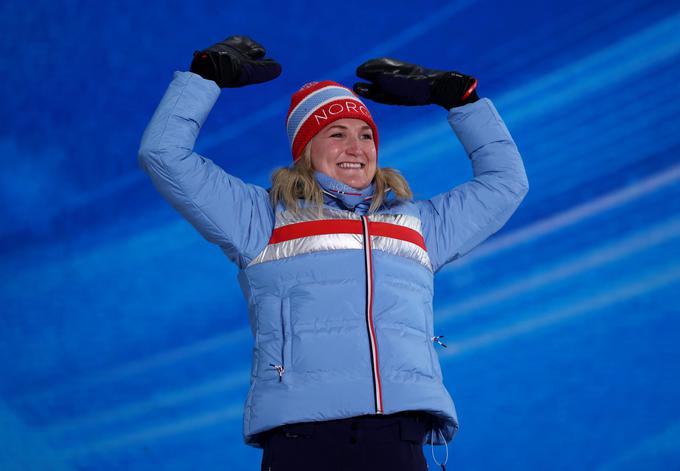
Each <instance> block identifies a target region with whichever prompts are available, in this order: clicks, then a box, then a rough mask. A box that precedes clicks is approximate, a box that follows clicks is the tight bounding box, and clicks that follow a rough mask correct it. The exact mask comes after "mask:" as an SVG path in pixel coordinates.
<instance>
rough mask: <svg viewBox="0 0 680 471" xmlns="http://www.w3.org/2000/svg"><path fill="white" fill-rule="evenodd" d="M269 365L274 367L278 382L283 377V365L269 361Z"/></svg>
mask: <svg viewBox="0 0 680 471" xmlns="http://www.w3.org/2000/svg"><path fill="white" fill-rule="evenodd" d="M269 366H271V367H272V368H274V369H275V370H276V372H277V373H278V374H279V383H280V382H281V380H282V379H283V372H284V371H285V368H284V367H283V365H275V364H273V363H270V364H269Z"/></svg>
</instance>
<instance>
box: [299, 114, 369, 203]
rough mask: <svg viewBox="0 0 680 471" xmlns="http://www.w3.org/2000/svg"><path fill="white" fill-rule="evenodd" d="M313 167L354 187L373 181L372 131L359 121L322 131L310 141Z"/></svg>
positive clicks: (334, 124)
mask: <svg viewBox="0 0 680 471" xmlns="http://www.w3.org/2000/svg"><path fill="white" fill-rule="evenodd" d="M310 145H311V157H312V168H313V169H314V170H317V171H319V172H322V173H325V174H326V175H328V176H329V177H331V178H334V179H336V180H337V181H339V182H342V183H344V184H345V185H349V186H351V187H352V188H356V189H358V190H363V189H364V188H366V187H367V186H368V185H370V184H371V181H373V177H374V176H375V170H376V160H377V159H376V150H375V142H374V141H373V131H372V130H371V128H370V127H369V126H368V124H366V122H364V121H362V120H360V119H353V118H343V119H339V120H337V121H334V122H332V123H331V124H329V125H328V126H326V127H325V128H323V129H322V130H321V131H320V132H319V133H318V134H317V135H316V136H314V137H313V138H312V140H311V141H310Z"/></svg>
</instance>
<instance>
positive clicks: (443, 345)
mask: <svg viewBox="0 0 680 471" xmlns="http://www.w3.org/2000/svg"><path fill="white" fill-rule="evenodd" d="M443 338H444V336H443V335H436V336H434V337H432V341H433V342H437V343H438V344H439V345H441V346H442V347H444V348H449V347H447V346H446V344H445V343H442V342H441V341H440V340H439V339H443Z"/></svg>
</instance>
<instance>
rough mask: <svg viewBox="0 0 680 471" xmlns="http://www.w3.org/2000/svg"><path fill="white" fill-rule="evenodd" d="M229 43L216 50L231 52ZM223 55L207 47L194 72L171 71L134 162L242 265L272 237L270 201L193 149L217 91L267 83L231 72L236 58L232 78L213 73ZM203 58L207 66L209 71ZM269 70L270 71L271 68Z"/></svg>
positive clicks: (260, 53) (240, 42)
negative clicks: (167, 85) (170, 80)
mask: <svg viewBox="0 0 680 471" xmlns="http://www.w3.org/2000/svg"><path fill="white" fill-rule="evenodd" d="M236 38H237V46H238V45H241V46H243V44H244V41H243V38H242V37H236ZM230 39H232V38H229V39H227V40H226V41H225V42H223V43H218V44H219V45H223V46H224V47H231V46H230V45H229V41H230ZM246 39H247V38H246ZM253 44H255V45H257V43H254V42H252V43H247V44H246V45H247V46H249V51H255V52H254V54H255V55H257V56H258V57H262V56H263V55H264V50H263V49H261V51H260V50H258V49H257V48H255V47H253V46H252V45H253ZM257 46H259V45H257ZM214 47H215V46H213V48H214ZM260 48H261V46H260ZM203 54H205V55H203ZM222 56H224V54H219V52H215V54H214V55H211V51H210V49H208V50H206V51H203V52H197V53H196V55H195V58H194V62H193V63H192V70H193V71H195V72H197V73H193V72H175V74H174V78H173V80H172V82H171V83H170V86H169V87H168V89H167V91H166V92H165V95H164V96H163V98H162V100H161V102H160V104H159V105H158V108H157V109H156V111H155V113H154V115H153V117H152V118H151V121H150V123H149V125H148V126H147V128H146V131H145V132H144V135H143V137H142V142H141V145H140V148H139V152H138V161H139V164H140V166H141V167H142V168H143V169H144V170H145V171H146V173H148V174H149V176H150V177H151V180H152V181H153V183H154V185H155V186H156V188H157V189H158V191H159V192H160V193H161V194H162V195H163V197H165V199H166V200H168V202H170V204H171V205H172V206H173V207H174V208H175V209H176V210H177V211H179V212H180V214H182V216H184V217H185V218H186V219H187V220H188V221H189V222H190V223H191V224H192V225H193V226H194V227H195V228H196V229H197V230H198V231H199V232H200V233H201V235H203V237H205V238H206V239H207V240H208V241H210V242H213V243H215V244H217V245H219V246H220V247H221V248H222V249H223V250H224V252H225V253H226V254H227V255H228V256H229V258H230V259H232V260H233V261H234V262H236V263H237V264H239V266H245V265H246V264H247V263H248V262H249V261H250V260H251V259H252V258H254V257H255V256H256V255H257V253H259V251H260V250H261V249H262V247H264V245H266V243H267V241H268V240H269V237H270V235H271V231H272V229H273V224H274V222H273V211H272V208H271V204H270V202H269V195H268V193H267V191H266V190H265V189H264V188H261V187H258V186H255V185H250V184H246V183H244V182H243V181H241V180H240V179H238V178H236V177H234V176H232V175H229V174H228V173H227V172H225V171H224V170H223V169H222V168H220V167H219V166H217V165H216V164H215V163H213V162H212V161H211V160H210V159H207V158H205V157H202V156H200V155H199V154H197V153H196V152H194V151H193V148H194V143H195V141H196V138H197V137H198V133H199V131H200V129H201V126H202V125H203V123H204V122H205V120H206V118H207V116H208V114H209V113H210V110H211V109H212V107H213V105H214V104H215V102H216V101H217V98H218V97H219V94H220V87H234V86H241V85H245V84H248V83H258V80H259V81H265V80H263V77H265V76H264V75H263V74H262V73H261V71H260V72H258V73H259V75H257V74H256V75H257V76H253V74H250V75H249V76H247V77H244V75H245V74H244V73H242V70H243V67H239V68H236V67H235V66H234V65H233V63H234V62H235V60H234V59H233V58H232V59H231V61H230V62H229V65H231V68H232V69H235V70H236V71H237V72H238V75H237V76H234V74H232V75H231V76H230V77H231V78H229V77H227V75H228V74H225V73H219V74H218V73H217V72H220V71H222V72H223V71H224V67H220V60H221V59H222ZM202 60H203V61H206V60H207V61H209V62H210V64H212V66H213V67H212V68H211V67H210V65H206V63H205V62H203V61H202ZM253 62H254V60H253ZM260 62H262V61H260ZM277 66H278V64H277ZM267 67H269V68H271V63H268V65H267ZM211 70H212V72H211ZM198 73H201V75H202V76H200V75H198ZM278 73H280V66H279V69H278ZM278 73H275V75H274V77H275V76H278ZM211 74H212V75H211ZM270 75H271V72H270ZM203 77H207V78H203ZM274 77H270V78H268V79H269V80H270V79H271V78H274ZM229 80H231V82H229Z"/></svg>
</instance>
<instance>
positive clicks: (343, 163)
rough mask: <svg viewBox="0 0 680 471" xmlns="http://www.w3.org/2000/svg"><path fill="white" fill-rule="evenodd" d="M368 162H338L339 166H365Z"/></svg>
mask: <svg viewBox="0 0 680 471" xmlns="http://www.w3.org/2000/svg"><path fill="white" fill-rule="evenodd" d="M365 166H366V164H362V163H359V162H340V163H339V164H338V167H340V168H364V167H365Z"/></svg>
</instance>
